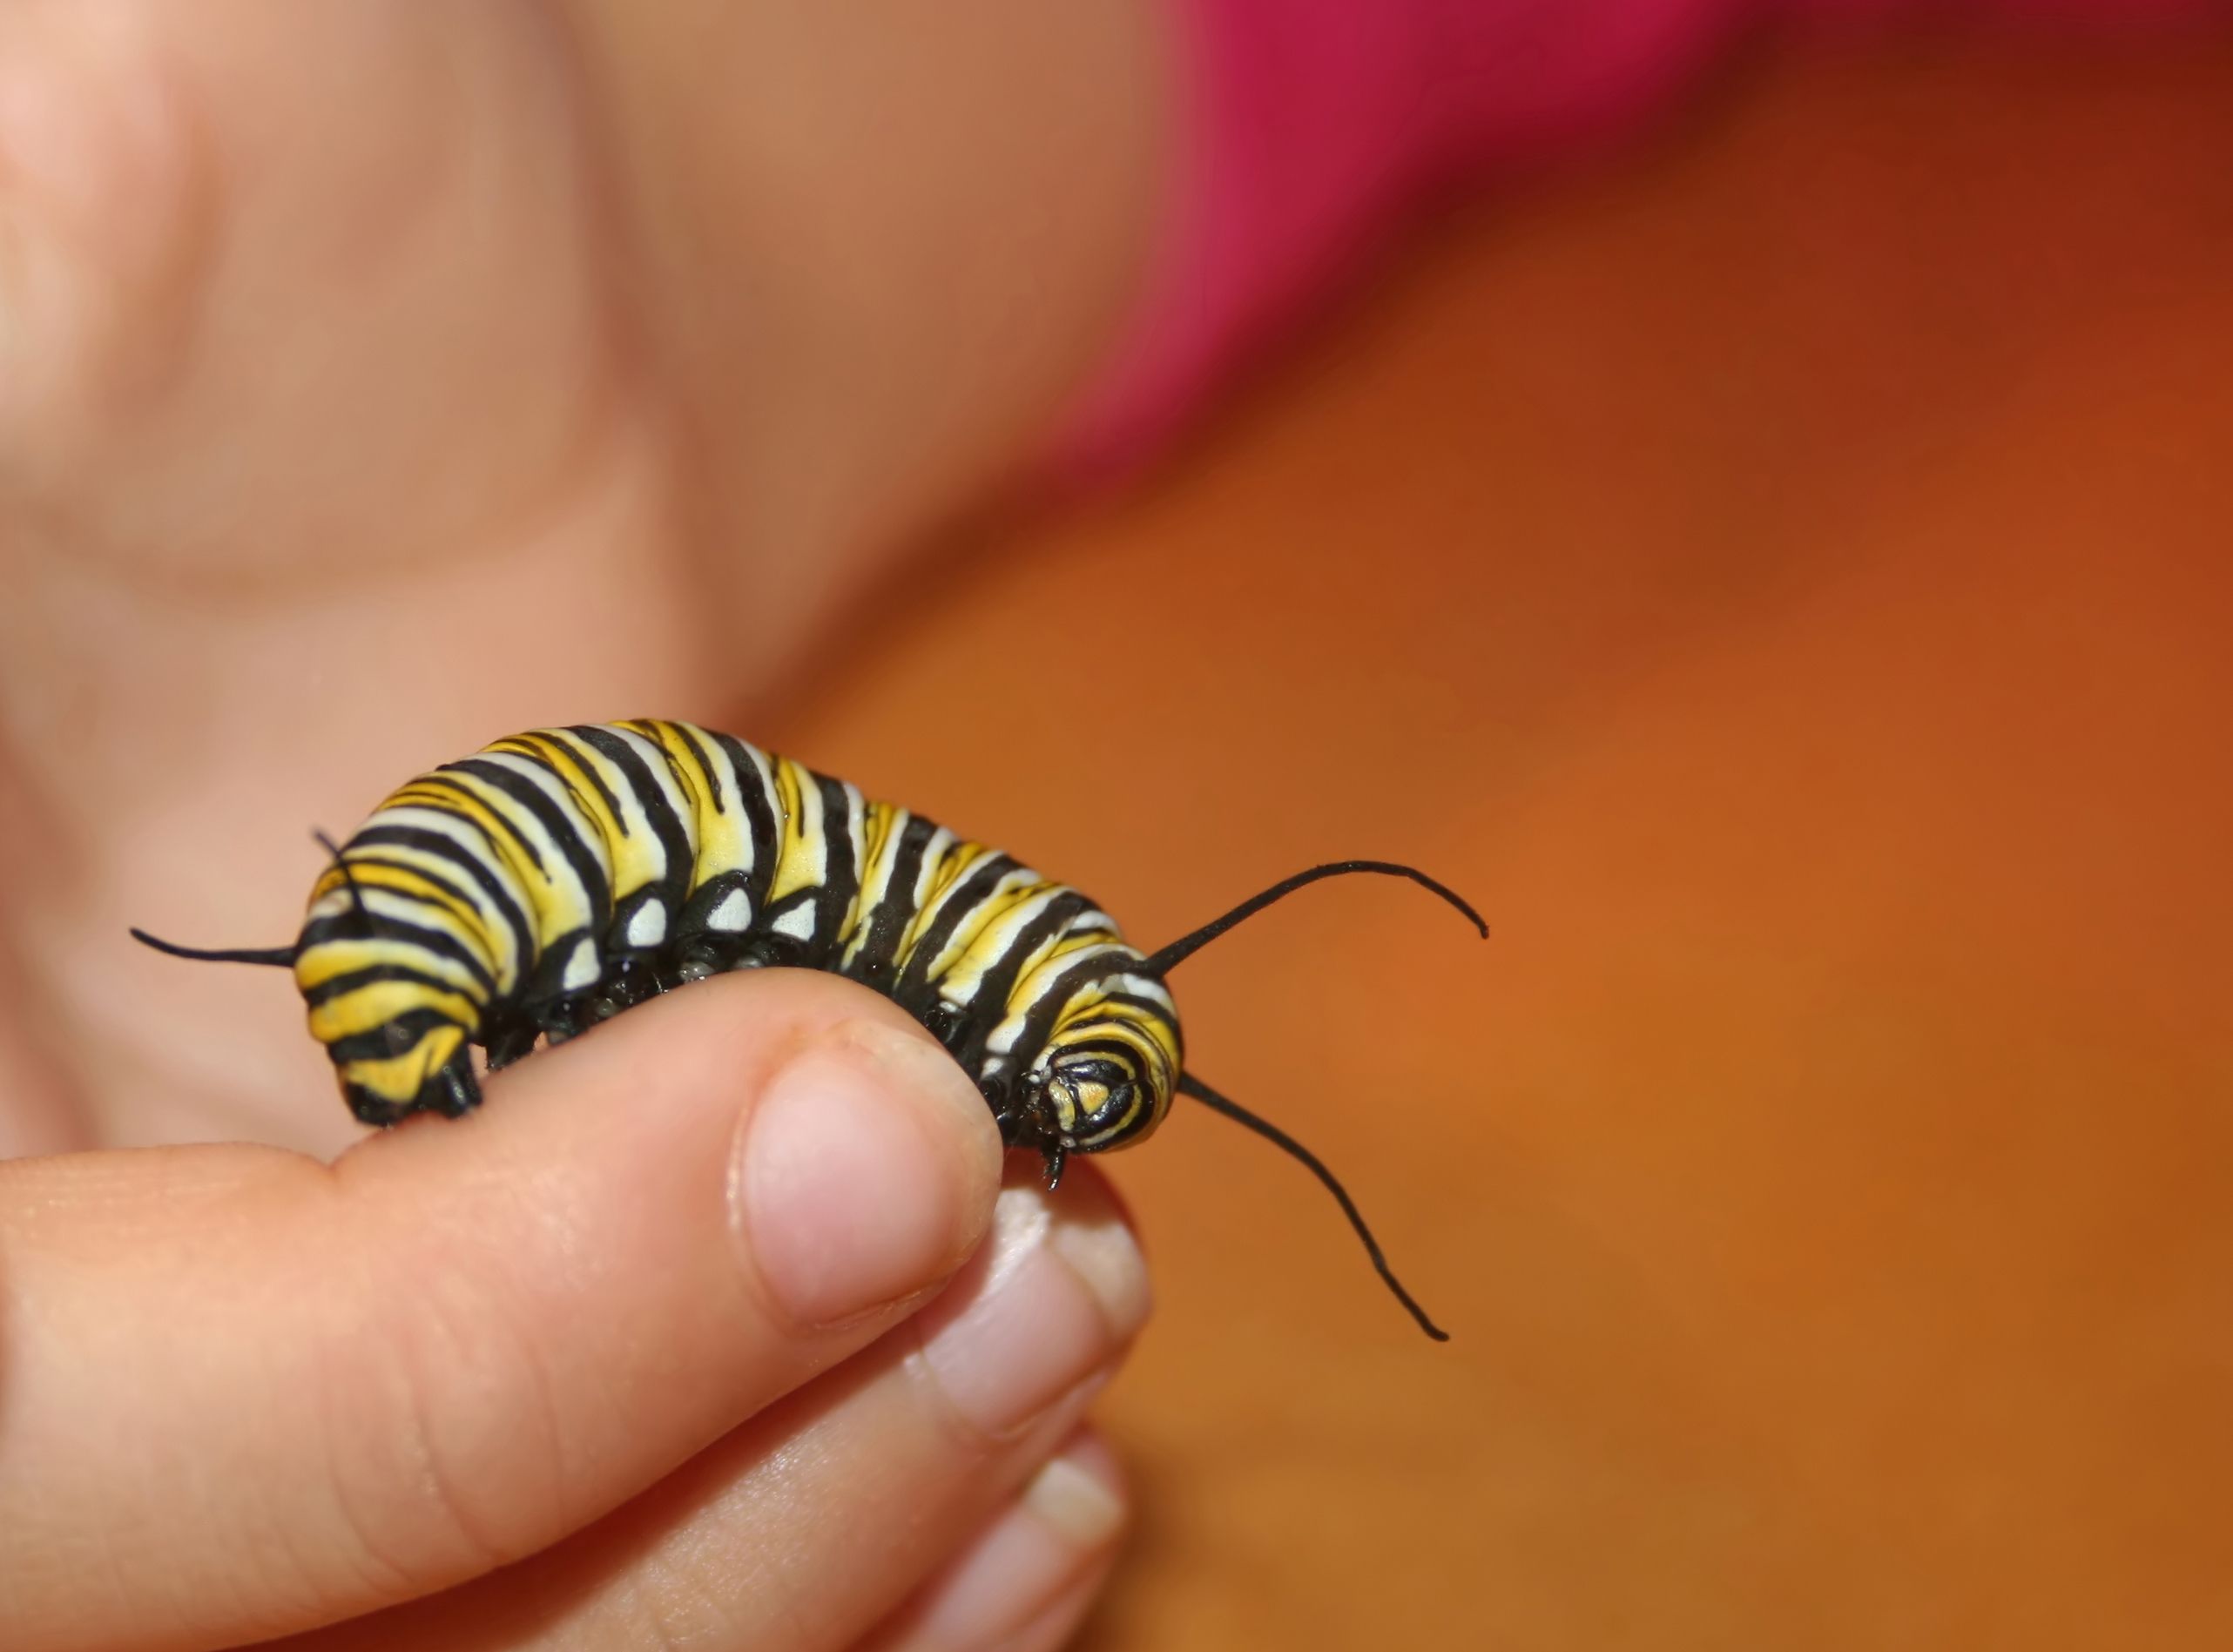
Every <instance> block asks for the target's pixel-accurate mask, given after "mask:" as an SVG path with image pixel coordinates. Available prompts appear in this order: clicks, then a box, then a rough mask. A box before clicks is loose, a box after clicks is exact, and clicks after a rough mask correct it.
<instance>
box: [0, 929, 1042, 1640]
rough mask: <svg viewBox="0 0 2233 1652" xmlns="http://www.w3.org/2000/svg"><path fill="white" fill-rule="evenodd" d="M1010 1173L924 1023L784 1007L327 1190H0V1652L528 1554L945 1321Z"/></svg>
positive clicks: (111, 1157) (253, 1623)
mask: <svg viewBox="0 0 2233 1652" xmlns="http://www.w3.org/2000/svg"><path fill="white" fill-rule="evenodd" d="M1000 1165H1001V1151H1000V1143H999V1136H998V1133H997V1131H996V1129H995V1128H994V1125H993V1123H992V1120H991V1116H990V1113H989V1111H988V1109H987V1108H986V1107H985V1105H984V1102H983V1101H982V1098H981V1097H979V1096H978V1095H977V1094H976V1091H975V1088H974V1087H973V1086H972V1085H971V1084H970V1083H969V1082H968V1080H967V1079H966V1078H965V1077H964V1076H963V1075H961V1071H960V1069H958V1068H956V1067H955V1065H954V1064H953V1062H951V1061H950V1060H949V1059H948V1057H947V1056H946V1055H945V1054H944V1052H943V1051H941V1050H940V1049H938V1048H937V1047H936V1046H935V1045H934V1044H933V1043H932V1042H930V1041H929V1039H928V1036H927V1035H925V1034H923V1032H922V1031H921V1028H918V1027H916V1026H915V1025H914V1022H912V1021H910V1020H909V1019H908V1018H907V1016H906V1015H904V1014H902V1013H901V1011H899V1010H898V1009H897V1008H894V1006H892V1005H891V1004H889V1003H888V1002H887V1001H884V1000H882V999H880V998H878V997H876V996H875V995H873V994H870V993H868V992H867V991H865V990H864V989H862V988H857V987H854V986H852V985H850V984H849V983H847V982H844V981H838V980H835V979H833V978H831V977H827V976H821V975H815V974H807V973H805V972H797V971H769V972H763V973H758V974H750V975H730V976H725V977H721V978H719V979H717V980H715V981H709V982H706V983H704V984H703V985H701V986H698V987H695V988H690V989H688V990H686V991H684V992H681V993H677V994H671V995H668V996H667V997H665V998H663V999H660V1000H658V1001H654V1002H652V1003H650V1004H646V1005H644V1006H641V1007H639V1008H637V1009H635V1010H633V1011H631V1013H630V1014H628V1015H624V1016H622V1017H620V1018H618V1019H617V1020H616V1021H614V1022H610V1023H608V1024H607V1025H606V1026H604V1027H603V1028H599V1029H597V1032H596V1033H595V1034H593V1035H590V1036H589V1037H586V1038H584V1039H582V1040H579V1041H577V1042H573V1043H570V1044H568V1045H567V1046H566V1047H565V1048H564V1049H559V1050H556V1051H552V1052H550V1053H549V1054H546V1055H538V1056H536V1057H535V1058H533V1059H531V1060H530V1061H528V1062H524V1063H523V1065H522V1066H521V1067H519V1068H518V1069H515V1070H513V1071H510V1072H507V1073H506V1074H504V1075H500V1076H499V1077H498V1078H497V1079H496V1082H495V1083H494V1085H493V1086H492V1095H491V1102H490V1104H489V1107H487V1108H486V1109H483V1110H482V1112H481V1113H480V1114H478V1115H476V1116H473V1117H470V1118H469V1119H466V1120H463V1121H460V1122H457V1123H446V1122H442V1121H434V1120H428V1121H426V1122H424V1123H414V1124H412V1125H409V1126H407V1127H405V1128H403V1129H399V1130H396V1131H394V1132H391V1133H389V1134H388V1135H386V1136H380V1137H375V1138H373V1139H372V1140H370V1141H368V1142H367V1143H363V1144H361V1146H359V1147H358V1148H356V1149H354V1150H352V1151H350V1152H349V1153H348V1154H347V1155H345V1156H343V1157H342V1158H341V1160H340V1161H339V1162H337V1163H335V1164H334V1166H332V1167H331V1168H330V1169H329V1168H328V1167H326V1166H323V1165H320V1164H319V1163H316V1162H315V1161H313V1160H309V1159H306V1158H302V1157H299V1156H294V1155H290V1154H285V1153H280V1152H277V1151H273V1150H264V1149H250V1148H192V1149H176V1150H152V1151H143V1152H127V1153H100V1154H84V1155H76V1156H64V1157H60V1158H55V1159H49V1160H33V1161H26V1162H21V1163H15V1164H10V1165H4V1166H0V1309H3V1310H4V1313H5V1320H4V1338H5V1341H4V1355H0V1358H4V1364H0V1557H4V1558H0V1642H4V1643H5V1644H7V1645H8V1646H10V1647H12V1648H31V1647H41V1648H44V1647H78V1646H85V1647H92V1646H98V1647H103V1648H115V1647H121V1646H129V1645H131V1644H132V1643H134V1642H138V1641H143V1640H149V1641H152V1640H160V1641H161V1642H162V1643H163V1644H165V1645H166V1646H169V1645H177V1644H180V1643H181V1638H182V1637H181V1629H182V1628H184V1630H185V1634H184V1637H183V1638H184V1641H185V1642H186V1643H190V1644H198V1645H215V1644H231V1643H233V1642H238V1641H243V1640H251V1639H260V1638H264V1637H266V1636H270V1635H277V1634H280V1633H283V1632H286V1631H288V1630H292V1629H298V1628H307V1627H310V1626H312V1625H314V1624H317V1623H321V1622H331V1621H334V1620H335V1619H337V1618H340V1617H344V1616H347V1615H353V1614H355V1613H360V1612H363V1611H366V1610H368V1609H371V1608H375V1607H378V1606H381V1605H385V1604H388V1603H391V1602H394V1601H400V1600H404V1599H408V1598H410V1597H413V1596H415V1595H422V1594H425V1593H427V1592H429V1591H431V1590H434V1589H436V1588H442V1587H445V1586H447V1585H449V1584H452V1583H455V1582H457V1581H461V1580H462V1579H464V1578H466V1577H469V1576H472V1575H474V1574H477V1573H480V1572H482V1571H485V1570H488V1569H489V1568H494V1567H496V1566H498V1565H502V1564H503V1563H505V1562H507V1561H512V1560H515V1559H517V1558H519V1557H520V1556H522V1555H523V1554H529V1553H531V1552H533V1551H534V1550H536V1549H537V1548H540V1547H543V1546H545V1545H546V1544H548V1543H550V1541H554V1540H555V1539H557V1537H559V1536H562V1535H563V1534H565V1533H567V1532H569V1531H571V1530H574V1529H576V1528H577V1527H580V1526H582V1525H584V1524H586V1523H587V1522H588V1521H591V1520H593V1519H595V1518H596V1517H597V1516H598V1515H600V1514H604V1513H605V1512H606V1511H607V1510H609V1509H611V1508H612V1507H615V1506H617V1504H618V1503H620V1502H621V1501H623V1500H625V1499H626V1498H628V1497H630V1496H631V1495H632V1494H635V1493H636V1492H638V1491H639V1490H641V1489H642V1488H644V1487H646V1486H649V1485H650V1484H651V1483H652V1482H654V1481H655V1480H658V1479H659V1478H660V1477H661V1476H662V1475H663V1474H665V1473H666V1472H667V1471H668V1470H670V1469H671V1468H672V1467H674V1466H675V1465H677V1464H678V1463H679V1462H681V1461H683V1460H685V1459H686V1458H688V1457H689V1456H691V1454H692V1453H695V1452H696V1451H698V1449H699V1448H701V1447H702V1446H705V1445H706V1444H707V1443H709V1442H710V1441H712V1440H715V1439H717V1438H718V1437H719V1436H720V1435H721V1434H723V1433H725V1432H727V1431H728V1430H729V1429H730V1428H732V1426H735V1424H737V1423H738V1422H739V1421H740V1420H742V1419H744V1418H745V1417H747V1416H749V1415H751V1414H752V1413H753V1412H755V1411H757V1410H758V1409H759V1408H760V1407H761V1406H765V1405H766V1404H767V1403H768V1402H769V1401H770V1400H772V1399H775V1398H776V1397H778V1396H779V1395H781V1394H783V1393H785V1392H788V1391H789V1390H790V1389H792V1388H793V1387H794V1386H797V1385H798V1384H799V1383H800V1382H802V1381H804V1380H805V1379H806V1378H808V1377H809V1376H811V1375H812V1374H813V1373H814V1372H817V1371H820V1370H821V1369H823V1368H825V1367H826V1366H828V1365H831V1364H833V1363H834V1362H835V1361H837V1360H839V1359H842V1358H844V1357H845V1356H846V1355H847V1354H849V1353H851V1352H853V1351H854V1350H856V1349H858V1348H860V1347H861V1346H862V1345H865V1344H867V1342H868V1341H870V1340H871V1339H873V1338H874V1337H875V1336H877V1335H878V1334H879V1333H880V1332H882V1331H883V1330H885V1329H886V1328H887V1327H888V1326H889V1325H892V1324H893V1323H894V1321H895V1320H897V1319H898V1318H901V1317H902V1316H903V1315H904V1314H905V1313H906V1312H907V1311H908V1310H909V1309H910V1308H911V1307H913V1306H914V1305H916V1304H918V1303H920V1302H921V1301H922V1300H923V1299H924V1298H925V1297H926V1295H927V1294H928V1292H930V1291H934V1290H935V1289H936V1288H937V1286H938V1285H940V1284H941V1283H942V1282H943V1280H944V1279H945V1278H947V1277H948V1276H949V1275H950V1274H951V1273H952V1272H953V1271H954V1270H955V1268H957V1267H958V1266H959V1265H960V1264H961V1262H962V1261H964V1260H965V1259H966V1258H967V1257H968V1255H969V1253H970V1252H971V1251H972V1250H973V1249H974V1248H975V1245H976V1244H977V1243H978V1241H979V1239H980V1238H981V1237H982V1235H983V1232H984V1231H985V1226H986V1224H987V1222H988V1219H989V1216H990V1212H991V1209H992V1204H993V1197H994V1194H995V1190H996V1189H997V1186H998V1183H999V1178H1000Z"/></svg>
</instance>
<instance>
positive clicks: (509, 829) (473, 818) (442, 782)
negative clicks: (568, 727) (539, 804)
mask: <svg viewBox="0 0 2233 1652" xmlns="http://www.w3.org/2000/svg"><path fill="white" fill-rule="evenodd" d="M464 766H465V765H464V764H462V763H445V764H443V765H442V767H443V768H445V769H460V768H463V767H464ZM411 784H412V785H413V786H432V787H433V788H434V789H435V791H437V792H449V794H450V795H451V796H452V797H457V798H462V799H465V800H466V801H467V802H468V803H469V804H471V805H472V808H471V809H470V810H466V809H461V808H459V807H458V806H456V805H455V804H446V803H409V804H403V805H400V807H404V808H412V809H436V810H439V811H441V812H442V813H445V814H449V815H453V816H455V818H456V819H460V820H462V821H464V822H465V824H466V825H468V826H471V827H472V828H473V829H474V830H475V831H476V832H478V833H480V834H481V836H482V838H483V839H486V841H487V842H488V845H489V853H492V854H493V853H499V852H498V850H497V848H496V839H494V838H491V837H489V828H488V827H486V826H482V824H481V821H480V818H479V816H480V812H481V811H482V810H487V811H488V812H489V813H491V814H493V815H495V816H496V819H498V820H499V821H500V822H502V823H503V828H504V836H505V837H506V838H507V839H510V841H511V842H512V843H514V844H516V845H517V846H518V847H519V850H520V853H523V854H524V855H525V856H527V858H528V860H530V861H531V862H532V863H533V864H534V866H535V869H536V871H537V872H543V871H545V868H544V866H543V851H542V850H540V849H538V848H536V846H535V842H534V840H533V839H530V838H523V837H522V836H521V835H520V831H519V828H518V827H517V826H514V825H513V824H512V823H511V822H510V821H509V820H507V819H504V813H503V810H501V809H489V799H486V798H484V797H482V795H481V794H480V793H479V792H476V791H475V790H474V789H473V788H472V787H471V786H466V785H464V784H462V782H460V781H456V780H452V779H448V778H446V777H445V776H443V775H442V774H441V773H439V772H437V773H434V774H422V775H421V776H420V777H419V778H418V779H415V780H414V781H412V782H411ZM359 835H360V836H361V835H362V834H361V833H360V834H359Z"/></svg>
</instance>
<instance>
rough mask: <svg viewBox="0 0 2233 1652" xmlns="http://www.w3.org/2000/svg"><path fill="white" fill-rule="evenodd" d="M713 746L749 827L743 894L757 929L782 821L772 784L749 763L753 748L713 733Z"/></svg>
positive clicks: (779, 842) (770, 882)
mask: <svg viewBox="0 0 2233 1652" xmlns="http://www.w3.org/2000/svg"><path fill="white" fill-rule="evenodd" d="M713 740H714V744H716V745H718V746H719V747H720V748H721V750H722V753H723V755H725V757H727V759H729V766H730V768H731V770H732V772H734V773H735V775H736V779H737V797H738V799H739V801H741V802H742V803H743V805H744V808H745V819H746V820H748V821H749V822H751V824H752V873H751V875H750V876H749V877H748V878H747V880H745V893H747V894H749V895H750V896H751V897H752V926H753V927H754V928H755V929H757V928H758V927H759V914H760V911H761V909H762V908H763V907H766V904H767V892H768V890H769V889H770V888H772V887H773V886H774V882H775V863H776V860H777V857H778V855H779V853H780V852H781V849H782V847H783V822H782V819H781V817H780V814H779V811H778V810H777V807H776V799H775V798H774V795H773V791H774V787H773V782H772V779H769V780H763V779H761V778H760V771H759V765H758V764H757V763H755V762H753V761H752V755H753V748H752V747H751V746H748V745H745V743H744V742H743V741H742V740H740V739H739V738H737V737H736V736H735V735H733V734H716V735H714V737H713Z"/></svg>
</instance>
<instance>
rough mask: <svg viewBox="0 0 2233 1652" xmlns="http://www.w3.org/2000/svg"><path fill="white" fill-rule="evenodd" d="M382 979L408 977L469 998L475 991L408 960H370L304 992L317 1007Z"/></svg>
mask: <svg viewBox="0 0 2233 1652" xmlns="http://www.w3.org/2000/svg"><path fill="white" fill-rule="evenodd" d="M374 981H410V982H413V983H414V984H415V985H418V986H422V987H431V988H435V990H436V991H438V992H445V993H449V994H452V995H455V996H456V997H459V998H462V999H465V1000H467V1001H471V999H472V997H473V995H472V993H470V992H469V991H468V990H467V989H466V988H462V987H461V986H459V985H458V984H457V983H456V982H455V981H444V980H443V979H442V977H440V976H439V975H431V974H427V973H426V972H425V971H423V970H419V969H414V968H411V967H410V966H409V965H408V964H368V965H366V966H365V967H364V968H362V969H352V970H350V971H349V972H348V974H345V975H336V976H334V978H333V979H332V980H331V981H320V982H319V983H318V985H317V986H315V987H313V988H310V989H309V990H308V991H307V992H305V993H304V994H303V995H302V1001H303V1002H304V1003H305V1004H307V1005H308V1006H309V1007H310V1008H313V1009H315V1008H317V1007H318V1006H319V1005H320V1004H325V1003H330V1002H332V1001H334V999H336V998H346V997H347V995H349V994H351V993H353V992H354V991H356V989H357V988H360V987H368V986H370V985H372V984H373V983H374Z"/></svg>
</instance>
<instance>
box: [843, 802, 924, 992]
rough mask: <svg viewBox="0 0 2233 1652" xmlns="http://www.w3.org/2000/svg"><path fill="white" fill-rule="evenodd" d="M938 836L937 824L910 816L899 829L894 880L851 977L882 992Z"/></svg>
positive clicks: (855, 958)
mask: <svg viewBox="0 0 2233 1652" xmlns="http://www.w3.org/2000/svg"><path fill="white" fill-rule="evenodd" d="M937 835H938V825H937V823H936V822H935V821H933V820H926V819H923V817H922V816H921V815H919V814H910V815H909V816H908V817H907V824H906V825H905V826H901V828H900V841H899V846H898V848H897V849H896V850H894V853H893V855H892V876H891V879H890V880H889V881H888V882H887V883H886V884H885V886H884V898H883V899H882V900H880V901H878V902H877V903H876V909H875V910H874V912H872V913H870V914H868V919H867V934H864V935H863V936H862V937H861V941H860V951H859V952H858V953H857V954H854V956H853V964H852V968H851V969H850V970H849V972H848V973H849V974H851V975H852V976H853V979H854V980H856V981H863V982H866V983H867V985H869V986H872V987H874V988H876V990H877V991H879V992H881V991H883V990H884V989H885V987H886V985H887V983H888V982H889V981H891V978H892V972H893V969H894V967H895V966H896V964H897V962H898V959H899V952H900V942H901V941H903V940H905V939H906V938H907V925H908V924H909V923H911V922H912V921H914V915H915V883H916V881H917V880H919V879H921V876H922V855H923V850H924V848H925V847H926V846H928V844H929V842H930V840H931V839H933V838H934V837H936V836H937Z"/></svg>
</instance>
